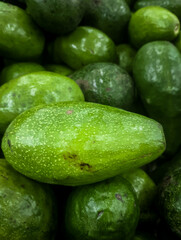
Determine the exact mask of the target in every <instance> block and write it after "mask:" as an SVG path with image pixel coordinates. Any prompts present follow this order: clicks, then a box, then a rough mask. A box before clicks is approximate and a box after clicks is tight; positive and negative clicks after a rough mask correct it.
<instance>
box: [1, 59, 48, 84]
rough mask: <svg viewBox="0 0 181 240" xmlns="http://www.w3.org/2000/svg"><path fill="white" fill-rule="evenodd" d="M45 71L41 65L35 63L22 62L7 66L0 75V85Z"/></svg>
mask: <svg viewBox="0 0 181 240" xmlns="http://www.w3.org/2000/svg"><path fill="white" fill-rule="evenodd" d="M43 70H45V69H44V67H42V66H41V65H40V64H38V63H35V62H20V63H14V64H11V65H9V66H6V67H5V68H3V69H2V71H1V74H0V84H3V83H6V82H8V81H10V80H11V79H14V78H17V77H20V76H23V75H25V74H27V73H31V72H39V71H43Z"/></svg>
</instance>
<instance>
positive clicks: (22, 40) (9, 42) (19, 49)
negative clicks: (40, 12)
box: [0, 2, 45, 61]
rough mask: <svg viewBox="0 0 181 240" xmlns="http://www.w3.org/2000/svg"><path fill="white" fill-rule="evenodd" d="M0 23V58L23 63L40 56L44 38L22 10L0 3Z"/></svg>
mask: <svg viewBox="0 0 181 240" xmlns="http://www.w3.org/2000/svg"><path fill="white" fill-rule="evenodd" d="M0 22H1V25H0V35H1V38H0V55H1V56H3V57H5V58H6V57H7V58H11V59H15V60H19V61H23V60H33V59H37V58H38V57H39V56H40V55H41V53H42V51H43V48H44V41H45V39H44V36H43V34H42V32H41V31H40V29H39V28H38V27H37V26H36V25H35V24H34V22H33V21H32V19H31V18H30V17H29V16H28V15H27V13H26V12H25V11H24V10H23V9H21V8H19V7H17V6H14V5H11V4H8V3H4V2H0ZM7 26H11V27H8V28H7Z"/></svg>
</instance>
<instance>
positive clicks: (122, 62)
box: [116, 44, 136, 74]
mask: <svg viewBox="0 0 181 240" xmlns="http://www.w3.org/2000/svg"><path fill="white" fill-rule="evenodd" d="M116 53H117V57H118V64H119V66H120V67H122V68H123V69H125V70H126V71H127V72H128V73H129V74H132V69H133V60H134V57H135V55H136V50H135V49H134V48H132V47H131V45H129V44H120V45H118V46H117V47H116Z"/></svg>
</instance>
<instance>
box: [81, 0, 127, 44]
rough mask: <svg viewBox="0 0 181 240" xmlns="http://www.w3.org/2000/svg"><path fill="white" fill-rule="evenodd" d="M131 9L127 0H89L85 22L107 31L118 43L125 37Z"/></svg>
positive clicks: (87, 24)
mask: <svg viewBox="0 0 181 240" xmlns="http://www.w3.org/2000/svg"><path fill="white" fill-rule="evenodd" d="M130 17H131V11H130V9H129V6H128V5H127V3H126V1H125V0H114V1H110V0H101V1H100V0H98V1H95V0H87V10H86V14H85V16H84V24H85V25H86V26H92V27H95V28H98V29H100V30H101V31H103V32H105V33H106V34H107V35H108V36H109V37H110V38H112V39H113V40H114V41H115V42H116V43H120V42H122V41H123V40H124V39H125V35H126V30H127V29H126V28H127V24H128V22H129V19H130Z"/></svg>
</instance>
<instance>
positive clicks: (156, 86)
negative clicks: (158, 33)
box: [133, 41, 181, 154]
mask: <svg viewBox="0 0 181 240" xmlns="http://www.w3.org/2000/svg"><path fill="white" fill-rule="evenodd" d="M133 76H134V80H135V83H136V87H137V89H138V92H139V94H140V95H141V98H142V101H143V104H144V107H145V109H146V111H147V113H148V115H149V116H150V117H151V118H153V119H155V120H157V121H158V122H160V123H161V124H162V126H163V129H164V132H165V136H166V142H167V153H169V154H174V153H175V152H176V151H177V149H178V148H179V146H180V145H181V81H180V76H181V54H180V52H179V51H178V49H177V48H176V47H175V46H174V45H173V44H172V43H170V42H167V41H155V42H150V43H147V44H145V45H144V46H143V47H142V48H141V49H140V50H139V51H138V52H137V54H136V57H135V59H134V63H133Z"/></svg>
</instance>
